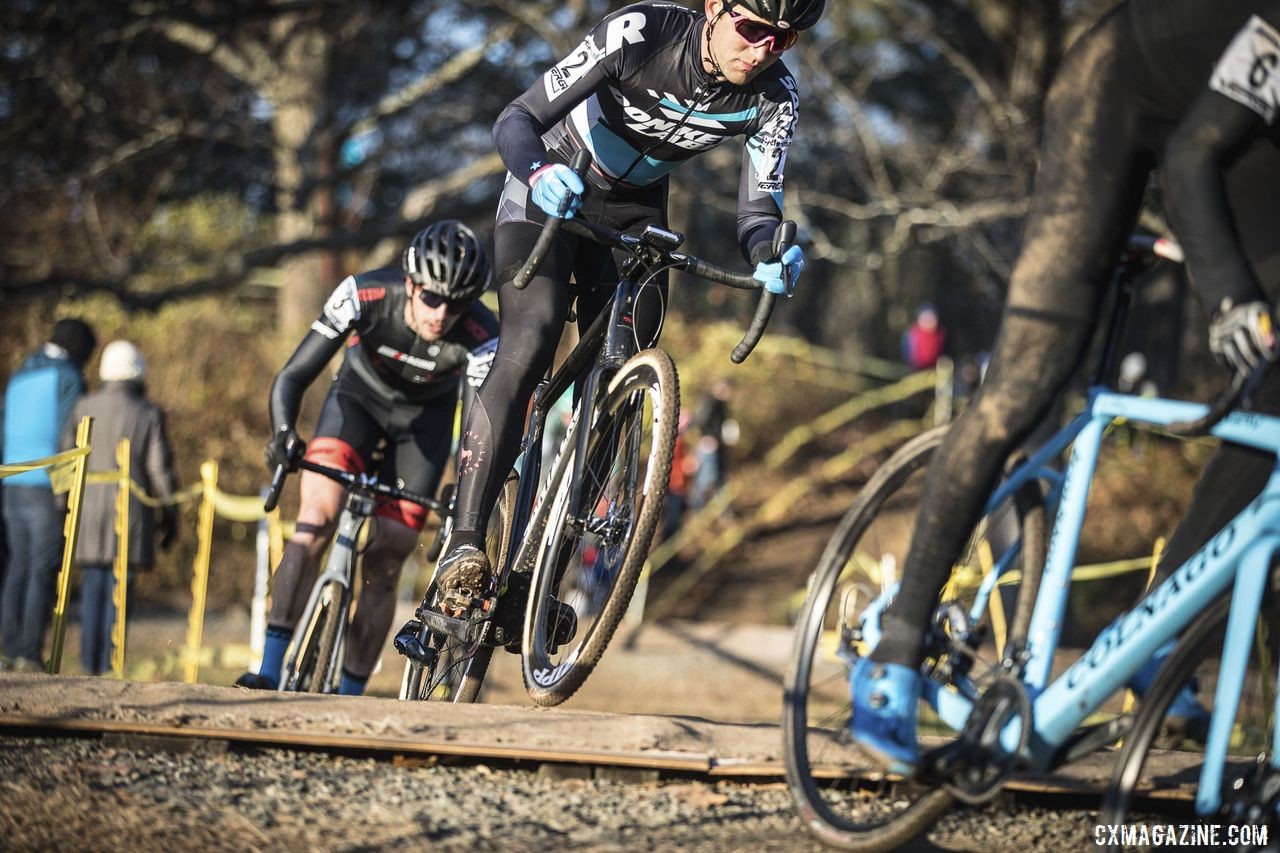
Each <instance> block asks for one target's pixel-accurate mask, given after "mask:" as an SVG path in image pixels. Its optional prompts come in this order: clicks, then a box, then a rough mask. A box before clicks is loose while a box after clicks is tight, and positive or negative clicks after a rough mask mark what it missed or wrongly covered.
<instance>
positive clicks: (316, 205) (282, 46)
mask: <svg viewBox="0 0 1280 853" xmlns="http://www.w3.org/2000/svg"><path fill="white" fill-rule="evenodd" d="M297 23H298V22H297V21H296V20H295V16H292V15H287V16H282V17H281V18H280V19H278V20H277V21H274V22H273V26H272V41H273V48H274V50H273V54H274V55H275V56H276V57H277V62H278V66H277V68H278V70H277V76H276V77H275V78H274V79H273V80H272V84H271V87H270V90H269V95H270V97H271V100H272V102H273V104H274V106H275V113H274V116H273V119H272V125H271V127H272V137H273V143H274V146H275V152H274V156H275V166H276V176H275V177H276V205H277V210H278V211H279V213H278V218H277V223H276V233H277V238H278V239H279V241H280V242H281V243H290V242H292V241H294V240H301V239H306V238H310V237H318V236H322V235H323V234H324V232H325V229H326V228H327V227H328V224H329V223H327V222H324V221H322V218H321V217H322V215H323V214H324V211H325V208H326V203H325V198H324V196H325V195H327V194H329V193H331V190H330V189H329V188H328V187H327V186H326V187H325V188H324V190H323V192H314V191H312V192H304V186H305V184H307V183H309V180H308V179H316V178H319V177H321V176H320V175H319V174H318V171H319V169H320V168H321V167H320V165H319V164H321V163H322V162H323V161H324V159H325V156H330V157H331V156H332V152H331V150H330V151H323V150H318V148H319V146H317V144H316V142H317V139H318V138H319V137H320V135H321V134H320V133H319V128H318V127H317V123H318V121H319V119H320V116H321V115H322V111H323V105H324V103H325V94H326V93H325V85H326V80H327V77H328V61H329V54H330V49H331V47H332V41H331V39H330V37H329V36H328V35H326V34H325V33H322V32H319V31H318V30H317V29H316V28H304V27H299V26H297ZM330 148H331V147H330ZM309 164H314V165H313V170H314V171H313V173H312V174H310V175H308V174H307V166H308V165H309ZM327 208H328V210H329V214H330V216H331V215H332V204H328V205H327ZM334 269H335V267H334V265H333V264H332V261H331V260H330V263H328V264H326V263H325V262H324V260H323V258H322V253H320V252H307V253H304V254H300V255H293V256H290V257H289V258H287V259H286V260H285V261H283V262H282V263H281V265H280V274H281V275H280V295H279V297H278V300H277V314H278V318H279V330H280V334H281V335H282V336H283V337H284V338H285V339H287V340H296V339H297V338H298V337H300V336H301V335H302V334H303V332H304V331H305V330H306V328H307V327H308V326H309V325H310V324H311V321H312V320H314V319H315V318H316V315H317V314H318V313H319V312H320V308H321V306H322V305H323V304H324V300H325V297H326V296H328V294H329V293H330V291H331V290H332V289H333V287H334V285H335V284H336V283H337V282H336V281H335V280H334V278H333V270H334Z"/></svg>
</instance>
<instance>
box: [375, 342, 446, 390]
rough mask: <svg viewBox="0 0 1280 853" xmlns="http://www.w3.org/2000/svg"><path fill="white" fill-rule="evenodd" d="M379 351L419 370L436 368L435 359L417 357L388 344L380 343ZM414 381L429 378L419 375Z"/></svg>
mask: <svg viewBox="0 0 1280 853" xmlns="http://www.w3.org/2000/svg"><path fill="white" fill-rule="evenodd" d="M377 352H378V355H380V356H382V357H383V358H389V359H391V360H392V361H398V362H400V363H401V364H407V365H409V366H410V367H416V368H418V369H419V370H425V371H426V372H428V373H430V372H431V371H433V370H435V369H436V363H435V362H434V361H428V360H427V359H425V358H415V357H414V356H411V355H409V353H407V352H400V350H398V349H392V348H391V347H389V346H387V345H386V344H380V345H379V346H378V350H377ZM413 381H414V382H426V381H427V380H426V379H423V378H419V377H413Z"/></svg>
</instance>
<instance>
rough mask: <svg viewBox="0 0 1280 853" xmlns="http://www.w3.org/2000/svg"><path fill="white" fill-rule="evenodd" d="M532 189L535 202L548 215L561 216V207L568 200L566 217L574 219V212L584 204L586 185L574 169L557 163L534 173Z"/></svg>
mask: <svg viewBox="0 0 1280 853" xmlns="http://www.w3.org/2000/svg"><path fill="white" fill-rule="evenodd" d="M530 189H532V190H533V203H534V204H536V205H537V206H538V207H540V208H542V212H543V213H545V214H547V216H560V207H561V205H563V204H565V203H566V200H567V203H568V208H567V210H565V213H564V218H565V219H572V218H573V212H574V211H575V210H577V209H578V208H579V207H581V206H582V193H583V192H584V191H585V190H586V187H585V186H584V185H583V183H582V178H579V177H578V176H577V174H576V173H574V171H573V169H570V168H569V167H568V166H562V165H561V164H559V163H555V164H552V165H550V166H548V167H546V168H545V169H543V170H542V171H541V172H537V173H535V174H534V176H533V183H532V184H530Z"/></svg>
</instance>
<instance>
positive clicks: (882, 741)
mask: <svg viewBox="0 0 1280 853" xmlns="http://www.w3.org/2000/svg"><path fill="white" fill-rule="evenodd" d="M920 686H921V685H920V673H919V672H916V671H915V670H914V669H912V668H911V667H908V666H902V665H901V664H896V663H879V662H877V661H873V660H871V659H870V658H859V659H858V662H857V663H856V664H854V666H853V669H852V670H850V672H849V692H850V694H851V696H852V698H853V718H852V719H851V720H850V721H849V733H850V734H852V735H853V742H854V743H855V744H857V746H858V747H859V748H860V749H861V750H862V751H863V752H865V753H866V754H867V756H868V757H869V758H871V759H873V760H874V761H876V762H877V763H878V764H880V765H882V766H883V767H884V768H885V769H886V770H888V771H890V772H891V773H898V774H900V775H902V776H910V775H912V774H913V773H914V772H915V769H916V765H917V764H918V763H919V761H920V748H919V746H918V745H917V744H916V715H917V713H918V705H919V701H920Z"/></svg>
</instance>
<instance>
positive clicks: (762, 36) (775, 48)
mask: <svg viewBox="0 0 1280 853" xmlns="http://www.w3.org/2000/svg"><path fill="white" fill-rule="evenodd" d="M729 20H730V21H731V22H732V23H733V30H734V32H736V33H737V34H738V37H739V38H741V39H742V40H743V41H745V42H746V43H747V44H748V45H750V46H751V47H760V46H761V45H764V46H766V47H767V49H768V51H769V53H771V54H773V55H774V56H781V55H782V54H783V53H786V52H787V50H789V49H790V48H791V47H792V46H793V45H794V44H795V43H796V39H798V38H799V37H800V34H799V33H798V32H796V31H795V30H779V29H776V28H775V27H771V26H769V25H768V24H764V23H761V22H760V21H753V20H752V19H750V18H748V17H747V16H746V15H739V14H738V13H737V12H735V11H733V10H732V9H730V10H729Z"/></svg>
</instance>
